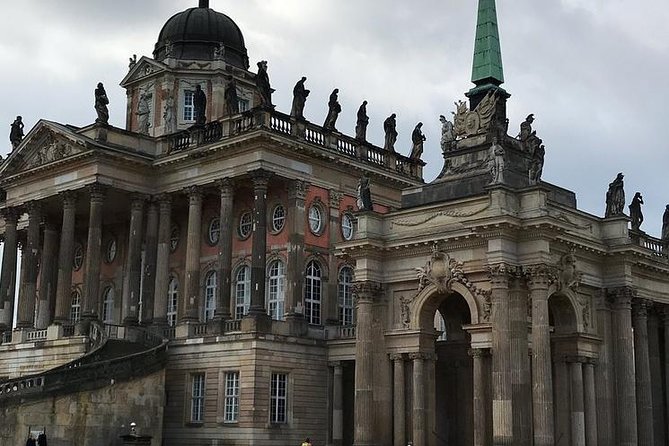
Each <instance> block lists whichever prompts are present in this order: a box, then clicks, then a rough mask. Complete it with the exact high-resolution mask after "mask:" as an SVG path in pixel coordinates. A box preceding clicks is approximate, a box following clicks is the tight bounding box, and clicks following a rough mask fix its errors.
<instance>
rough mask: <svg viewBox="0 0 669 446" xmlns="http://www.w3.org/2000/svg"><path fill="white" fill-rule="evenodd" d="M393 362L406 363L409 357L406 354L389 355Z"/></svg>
mask: <svg viewBox="0 0 669 446" xmlns="http://www.w3.org/2000/svg"><path fill="white" fill-rule="evenodd" d="M388 357H389V358H390V360H391V361H393V362H397V361H406V357H407V355H406V354H405V353H391V354H389V355H388Z"/></svg>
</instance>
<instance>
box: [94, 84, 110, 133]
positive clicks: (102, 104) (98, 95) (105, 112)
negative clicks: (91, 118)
mask: <svg viewBox="0 0 669 446" xmlns="http://www.w3.org/2000/svg"><path fill="white" fill-rule="evenodd" d="M107 105H109V98H108V97H107V92H106V91H105V87H104V85H102V82H99V83H98V86H97V88H96V89H95V111H96V112H97V114H98V118H97V119H96V120H95V122H97V123H100V124H105V125H107V124H109V109H108V108H107Z"/></svg>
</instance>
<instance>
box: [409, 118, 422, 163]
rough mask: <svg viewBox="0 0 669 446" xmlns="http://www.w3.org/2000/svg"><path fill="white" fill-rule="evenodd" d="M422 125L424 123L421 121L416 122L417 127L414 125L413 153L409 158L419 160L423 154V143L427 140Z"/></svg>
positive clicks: (412, 135)
mask: <svg viewBox="0 0 669 446" xmlns="http://www.w3.org/2000/svg"><path fill="white" fill-rule="evenodd" d="M421 127H423V123H422V122H419V123H418V124H416V127H414V129H413V132H411V142H412V143H413V146H412V148H411V154H410V155H409V158H411V159H412V160H419V159H420V157H421V155H422V154H423V143H424V142H425V135H424V134H423V131H422V130H421Z"/></svg>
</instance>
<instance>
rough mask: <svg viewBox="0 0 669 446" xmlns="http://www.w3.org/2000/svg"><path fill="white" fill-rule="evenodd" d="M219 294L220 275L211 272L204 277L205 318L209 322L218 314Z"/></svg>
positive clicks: (213, 271)
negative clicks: (217, 298)
mask: <svg viewBox="0 0 669 446" xmlns="http://www.w3.org/2000/svg"><path fill="white" fill-rule="evenodd" d="M217 293H218V275H217V274H216V271H215V270H211V271H209V272H208V273H207V274H206V275H205V277H204V299H203V303H204V305H203V318H204V321H205V322H207V321H209V320H212V319H213V318H214V315H215V313H216V294H217Z"/></svg>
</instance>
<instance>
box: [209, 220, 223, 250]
mask: <svg viewBox="0 0 669 446" xmlns="http://www.w3.org/2000/svg"><path fill="white" fill-rule="evenodd" d="M214 234H216V237H215V238H214V237H213V235H214ZM220 239H221V220H220V218H219V217H217V216H213V217H211V219H209V224H208V225H207V244H209V246H216V245H218V242H219V240H220Z"/></svg>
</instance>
